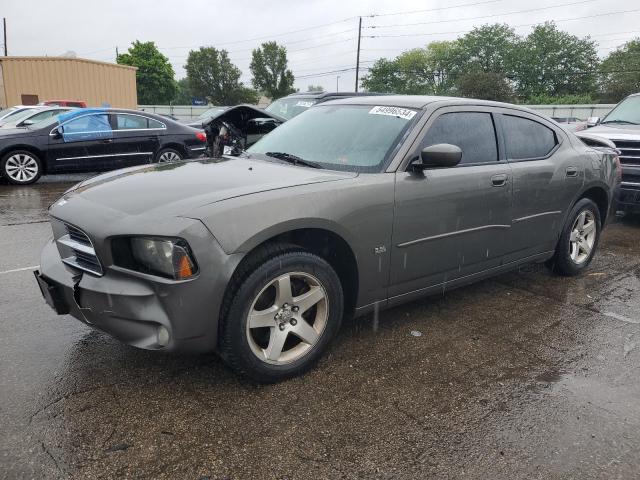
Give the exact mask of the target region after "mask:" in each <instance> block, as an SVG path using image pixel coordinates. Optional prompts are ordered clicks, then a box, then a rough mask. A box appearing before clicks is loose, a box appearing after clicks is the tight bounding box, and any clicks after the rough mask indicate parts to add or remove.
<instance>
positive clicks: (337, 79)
mask: <svg viewBox="0 0 640 480" xmlns="http://www.w3.org/2000/svg"><path fill="white" fill-rule="evenodd" d="M339 80H340V75H337V76H336V93H337V92H339V91H340V88H339V86H338V81H339Z"/></svg>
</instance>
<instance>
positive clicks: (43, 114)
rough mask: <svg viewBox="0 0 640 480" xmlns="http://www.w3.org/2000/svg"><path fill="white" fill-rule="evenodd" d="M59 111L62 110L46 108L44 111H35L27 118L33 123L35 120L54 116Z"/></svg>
mask: <svg viewBox="0 0 640 480" xmlns="http://www.w3.org/2000/svg"><path fill="white" fill-rule="evenodd" d="M61 112H62V110H47V111H44V112H40V113H36V114H35V115H34V116H32V117H31V118H30V119H29V120H31V121H32V122H34V123H35V122H39V121H40V120H45V119H47V118H51V117H55V116H56V115H58V114H59V113H61Z"/></svg>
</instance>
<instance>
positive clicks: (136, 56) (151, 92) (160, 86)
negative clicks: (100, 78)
mask: <svg viewBox="0 0 640 480" xmlns="http://www.w3.org/2000/svg"><path fill="white" fill-rule="evenodd" d="M116 62H117V63H119V64H120V65H131V66H133V67H137V68H138V70H136V87H137V91H138V103H139V104H141V105H154V104H164V103H169V102H170V101H171V100H173V98H174V96H175V94H176V92H177V86H176V82H175V80H174V71H173V67H172V66H171V64H170V63H169V59H168V58H167V57H165V56H164V55H163V54H162V53H160V51H159V50H158V48H157V47H156V45H155V43H154V42H140V41H138V40H136V41H135V42H133V44H132V45H131V47H130V48H129V50H128V51H127V53H123V54H120V55H118V58H117V59H116Z"/></svg>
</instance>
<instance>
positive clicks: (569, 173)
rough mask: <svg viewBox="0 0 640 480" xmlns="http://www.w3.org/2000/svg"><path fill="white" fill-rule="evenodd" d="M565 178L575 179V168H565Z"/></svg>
mask: <svg viewBox="0 0 640 480" xmlns="http://www.w3.org/2000/svg"><path fill="white" fill-rule="evenodd" d="M566 172H567V177H577V176H578V169H577V168H576V167H567V170H566Z"/></svg>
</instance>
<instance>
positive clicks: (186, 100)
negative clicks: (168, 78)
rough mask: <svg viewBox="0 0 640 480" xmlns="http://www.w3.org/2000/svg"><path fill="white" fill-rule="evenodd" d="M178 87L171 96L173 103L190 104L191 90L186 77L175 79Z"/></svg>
mask: <svg viewBox="0 0 640 480" xmlns="http://www.w3.org/2000/svg"><path fill="white" fill-rule="evenodd" d="M177 85H178V89H177V92H176V96H175V97H173V104H174V105H191V99H192V98H193V97H194V95H193V93H192V92H191V86H190V85H189V79H188V78H181V79H180V80H178V81H177Z"/></svg>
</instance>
